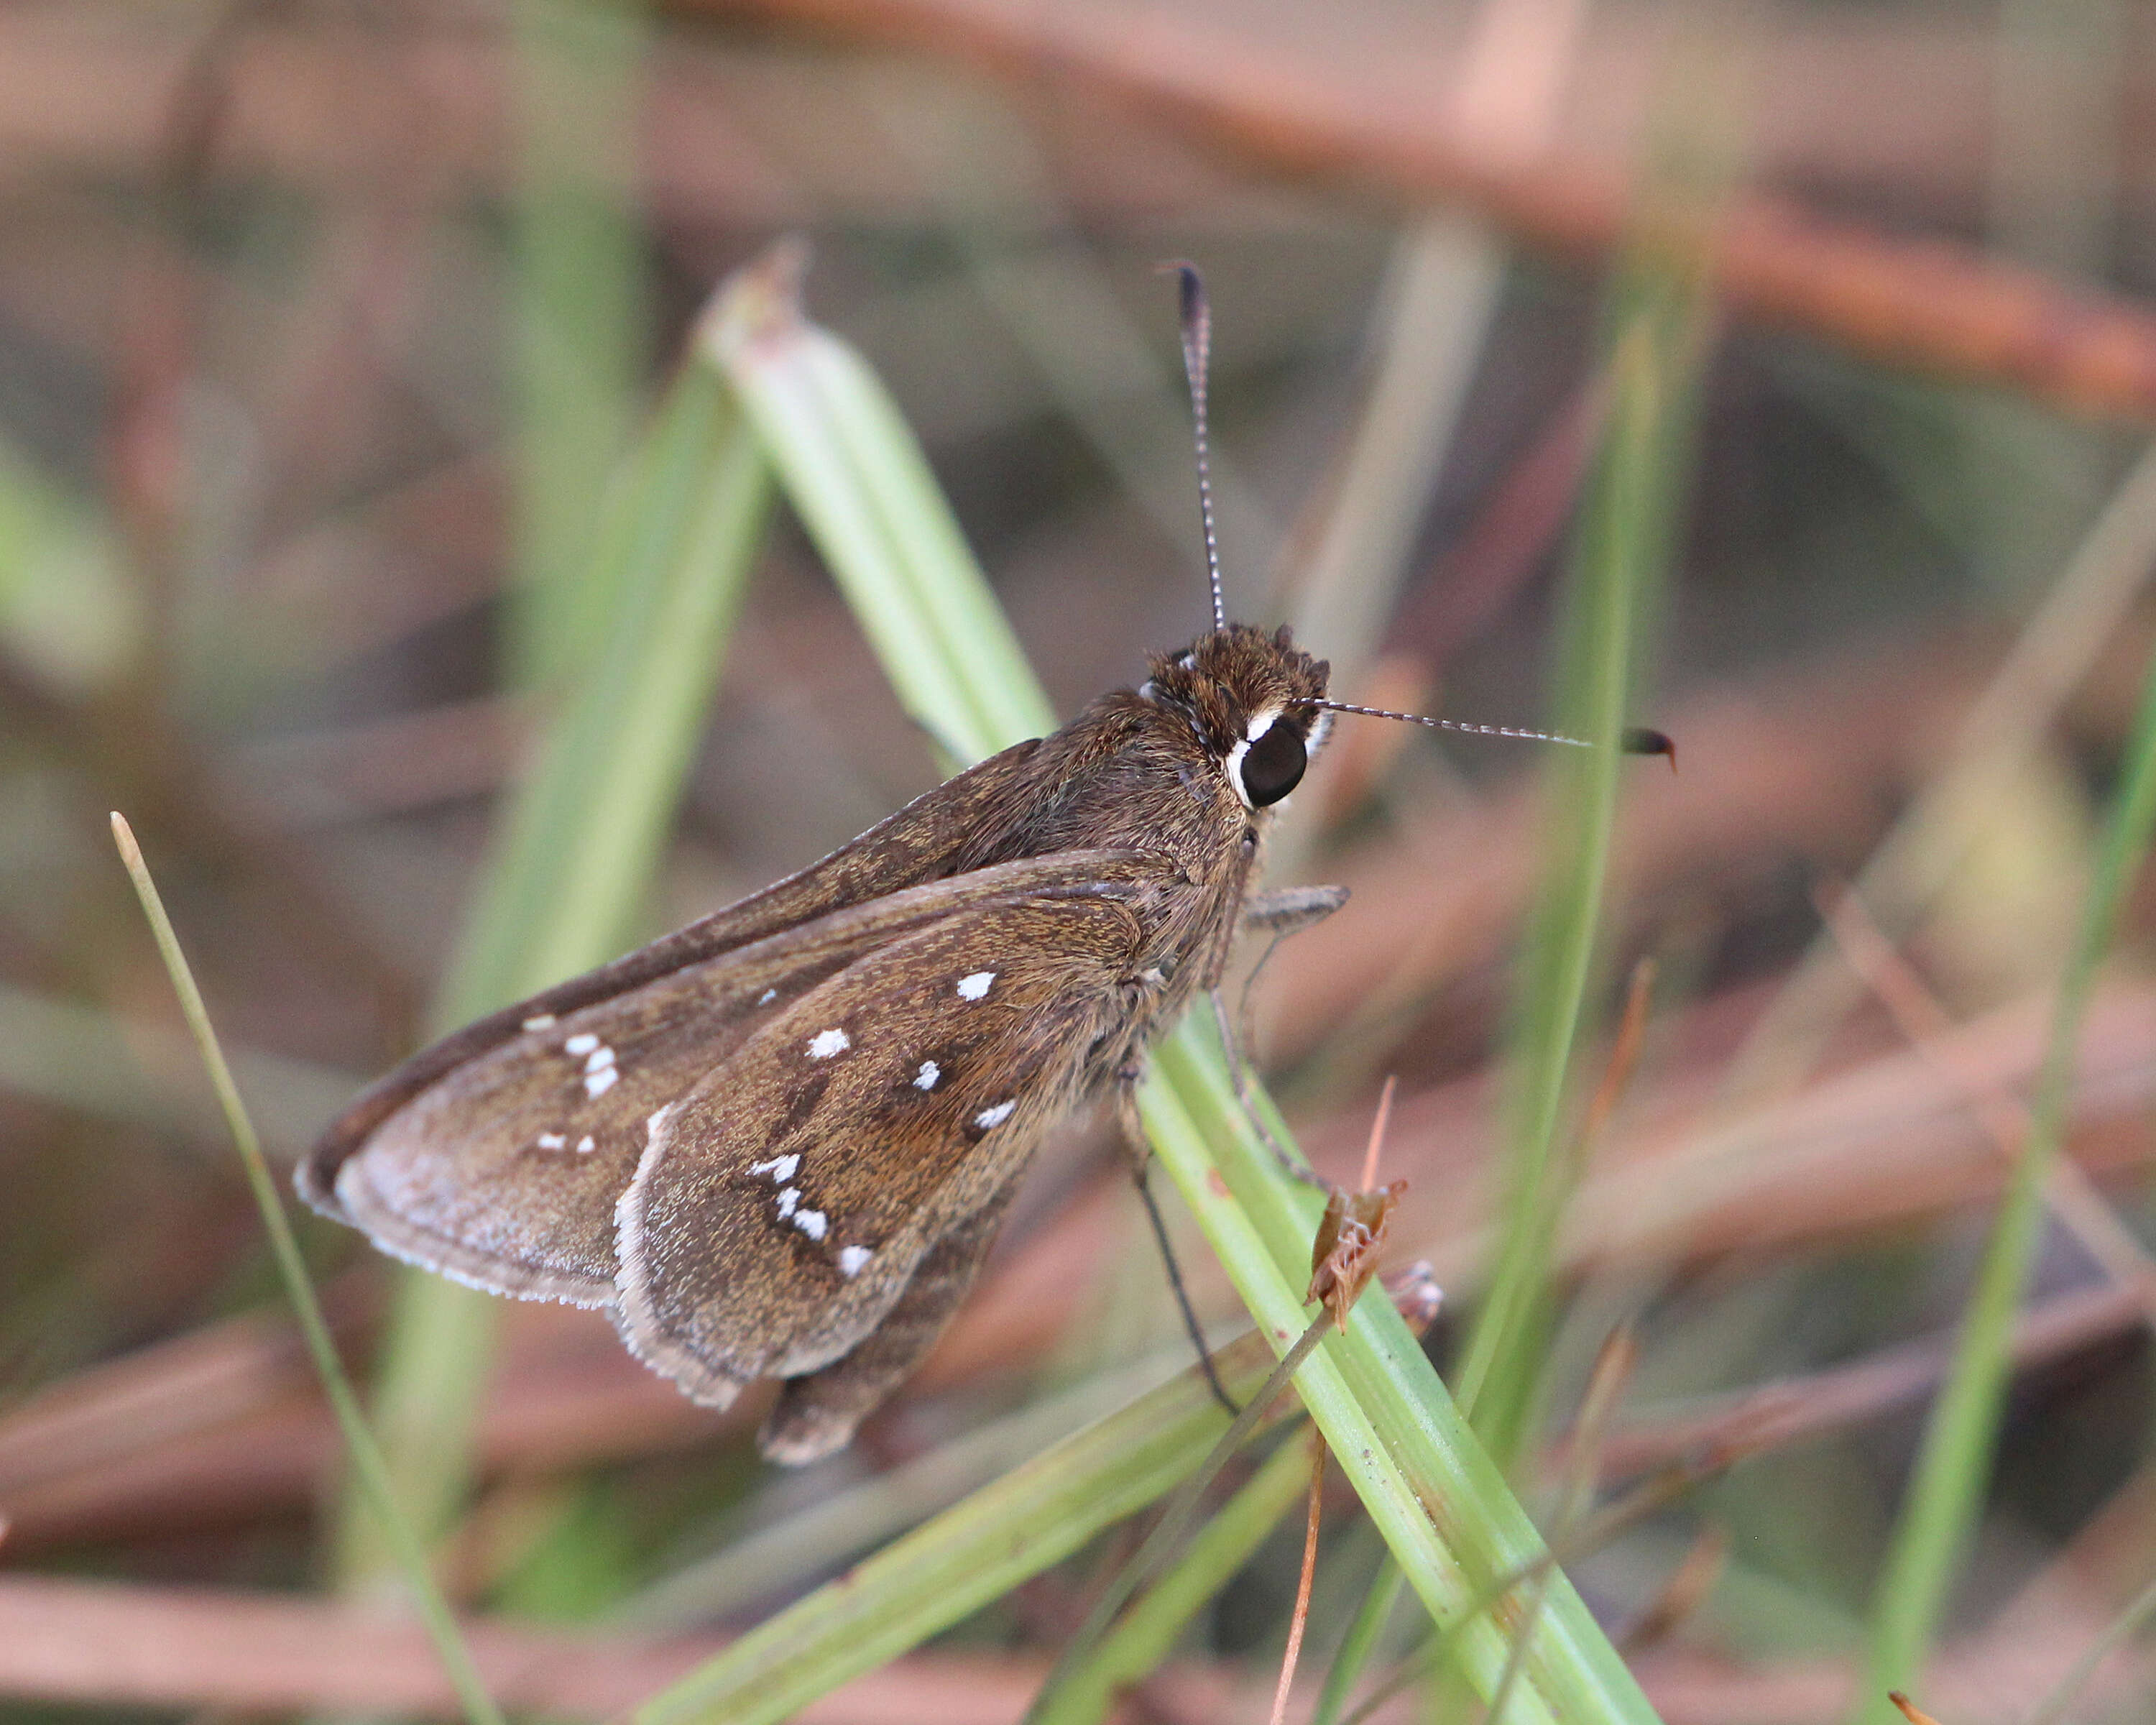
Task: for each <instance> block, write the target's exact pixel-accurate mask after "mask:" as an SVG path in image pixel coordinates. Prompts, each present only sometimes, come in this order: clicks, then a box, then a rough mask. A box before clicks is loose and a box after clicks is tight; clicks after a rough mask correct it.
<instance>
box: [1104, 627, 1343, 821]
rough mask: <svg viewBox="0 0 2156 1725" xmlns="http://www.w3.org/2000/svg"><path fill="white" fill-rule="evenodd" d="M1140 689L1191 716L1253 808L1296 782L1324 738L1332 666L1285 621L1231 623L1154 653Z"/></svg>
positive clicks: (1193, 725)
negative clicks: (1303, 645)
mask: <svg viewBox="0 0 2156 1725" xmlns="http://www.w3.org/2000/svg"><path fill="white" fill-rule="evenodd" d="M1151 671H1152V675H1150V676H1149V677H1148V678H1147V681H1146V684H1145V686H1144V687H1143V688H1142V689H1141V690H1139V691H1138V692H1139V694H1140V695H1142V696H1144V697H1145V698H1146V699H1147V701H1152V703H1153V704H1154V705H1155V706H1162V707H1166V708H1168V709H1169V710H1170V711H1174V712H1176V713H1178V714H1179V715H1180V716H1183V718H1184V719H1186V720H1187V721H1188V722H1189V724H1190V726H1191V728H1192V729H1193V731H1194V732H1196V733H1197V736H1198V740H1199V742H1200V744H1202V745H1203V746H1204V749H1205V752H1206V753H1207V754H1209V755H1210V756H1211V757H1213V758H1214V760H1216V761H1217V762H1219V766H1220V770H1221V771H1222V772H1223V773H1224V774H1225V775H1226V777H1227V780H1228V783H1229V786H1230V787H1231V788H1233V789H1234V791H1235V795H1236V796H1237V797H1238V798H1240V800H1241V801H1242V803H1243V804H1244V805H1245V807H1246V808H1250V809H1263V808H1265V807H1266V806H1267V805H1268V804H1270V803H1277V802H1279V801H1280V799H1281V798H1283V797H1285V796H1286V794H1287V793H1289V792H1290V791H1291V790H1293V789H1294V788H1296V783H1298V782H1299V781H1300V780H1301V778H1302V774H1303V769H1304V768H1306V766H1308V765H1309V763H1310V757H1312V755H1314V754H1316V753H1317V750H1318V747H1319V745H1320V744H1322V742H1324V740H1325V728H1326V726H1327V724H1328V723H1329V720H1328V718H1327V715H1326V714H1325V713H1324V712H1323V711H1321V710H1320V709H1319V708H1318V707H1317V706H1316V705H1315V703H1316V702H1317V701H1322V700H1323V699H1324V697H1325V683H1326V673H1327V666H1326V663H1325V661H1324V660H1322V659H1312V657H1311V656H1310V655H1308V654H1307V653H1305V652H1302V651H1301V650H1300V649H1298V648H1296V645H1295V644H1294V643H1293V641H1291V639H1289V636H1288V632H1287V630H1286V629H1285V628H1283V629H1281V630H1279V631H1278V632H1277V633H1276V634H1266V633H1265V630H1263V629H1253V628H1251V627H1250V625H1249V624H1240V623H1231V624H1228V625H1227V626H1226V627H1225V628H1223V629H1214V630H1212V631H1210V632H1209V633H1208V634H1202V635H1200V636H1199V638H1198V639H1196V640H1195V641H1193V643H1191V644H1190V645H1189V646H1188V647H1186V648H1184V649H1183V650H1182V651H1180V652H1175V653H1163V654H1159V655H1156V656H1155V658H1154V659H1153V660H1152V666H1151Z"/></svg>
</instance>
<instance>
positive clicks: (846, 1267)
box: [839, 1246, 875, 1276]
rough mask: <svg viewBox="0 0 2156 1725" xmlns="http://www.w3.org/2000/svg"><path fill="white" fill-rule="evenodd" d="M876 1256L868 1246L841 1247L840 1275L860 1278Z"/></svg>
mask: <svg viewBox="0 0 2156 1725" xmlns="http://www.w3.org/2000/svg"><path fill="white" fill-rule="evenodd" d="M874 1256H875V1253H874V1252H872V1251H870V1250H869V1249H868V1248H867V1247H866V1246H840V1247H839V1275H841V1276H859V1275H860V1273H861V1271H864V1270H865V1269H866V1268H867V1267H868V1262H869V1260H870V1259H871V1258H873V1257H874Z"/></svg>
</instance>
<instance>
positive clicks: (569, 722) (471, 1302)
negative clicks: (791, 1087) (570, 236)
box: [341, 294, 771, 1585]
mask: <svg viewBox="0 0 2156 1725" xmlns="http://www.w3.org/2000/svg"><path fill="white" fill-rule="evenodd" d="M734 303H736V302H734V301H733V300H730V299H729V298H727V296H726V295H724V294H722V295H721V297H720V300H718V301H717V302H716V306H715V309H714V311H712V312H711V313H710V314H708V316H710V317H711V318H712V319H714V320H716V321H724V319H725V318H726V316H727V315H728V307H729V305H732V304H734ZM770 498H771V485H770V476H769V470H768V469H767V466H766V465H765V464H764V463H763V461H762V457H761V456H760V455H759V454H758V453H757V445H756V443H755V440H754V439H753V438H752V437H751V436H750V434H749V433H748V430H747V426H746V425H745V424H744V423H743V421H742V416H741V414H740V413H739V411H738V410H737V408H735V406H734V405H733V402H732V398H731V393H730V392H729V391H728V390H727V388H726V385H725V383H724V382H723V380H721V378H719V377H716V375H715V374H714V373H713V372H712V371H711V368H710V367H709V366H708V365H706V364H705V363H703V362H701V360H700V359H699V358H698V357H696V354H694V353H692V355H691V357H690V360H689V361H688V362H686V363H685V365H684V366H683V367H682V368H681V371H680V374H679V376H678V377H676V379H675V382H674V384H673V386H672V388H671V389H670V392H669V393H668V396H667V398H666V400H665V403H663V405H662V407H661V408H660V413H659V417H658V418H657V421H656V422H655V424H654V426H653V427H652V429H651V430H650V432H649V434H648V435H647V438H646V439H645V442H644V446H643V447H642V449H639V452H638V454H637V455H636V457H635V458H634V461H633V464H632V465H631V469H630V470H629V474H628V475H627V476H626V478H625V480H624V482H623V483H622V484H621V485H620V486H619V488H618V489H617V490H616V491H615V492H614V494H613V496H612V497H611V498H610V500H609V503H608V511H607V517H606V520H605V521H604V523H603V528H602V532H601V536H600V541H599V546H598V567H597V569H596V571H595V572H594V576H593V579H594V580H595V581H596V582H598V583H599V584H600V585H601V586H602V587H603V588H604V589H605V590H606V591H608V592H609V593H613V595H614V603H613V610H612V613H611V614H610V616H609V618H608V626H607V629H606V632H605V635H604V638H603V640H602V641H601V642H600V643H599V644H598V645H597V647H596V648H595V649H593V652H592V654H591V656H590V658H589V659H588V662H587V663H588V668H587V670H586V671H585V672H584V674H583V676H582V677H581V679H580V680H578V682H577V685H576V687H575V688H574V689H573V690H572V692H571V693H570V695H569V696H568V699H567V703H566V705H565V706H563V707H562V710H561V711H560V713H559V716H557V719H556V721H555V722H554V724H553V725H552V727H551V728H550V729H549V731H548V732H547V737H546V738H545V740H544V742H543V743H542V747H541V749H540V752H539V756H538V759H537V761H536V764H535V767H534V768H533V770H532V773H531V776H530V778H528V779H526V782H525V783H524V785H523V787H522V788H521V791H520V793H518V795H517V798H516V804H515V806H514V808H513V809H511V811H510V813H509V814H508V816H507V818H506V820H505V821H504V823H503V824H502V828H501V833H500V839H499V841H498V844H497V846H496V849H495V855H494V856H493V858H492V860H490V864H489V865H488V868H487V870H486V872H485V880H484V882H483V884H482V886H481V888H480V899H479V903H478V906H477V908H476V910H475V912H474V915H473V917H472V920H471V922H470V926H469V928H468V931H467V934H466V938H465V946H464V948H463V950H462V951H461V952H460V953H459V956H458V958H457V960H456V962H455V963H454V965H453V967H452V968H451V972H450V975H449V979H448V981H447V983H445V985H444V989H443V992H442V997H441V999H440V1002H439V1005H438V1008H437V1010H436V1013H435V1017H436V1020H437V1023H438V1024H439V1026H440V1027H442V1028H448V1027H449V1026H451V1025H454V1024H461V1023H463V1022H465V1020H467V1019H471V1018H473V1017H475V1016H477V1015H478V1014H481V1013H483V1012H486V1011H490V1010H491V1009H494V1008H495V1007H497V1006H499V1005H501V1004H504V1003H506V1002H508V1001H511V1000H514V999H517V998H518V997H519V996H521V995H523V994H527V993H532V992H533V991H535V990H536V989H538V988H544V987H546V986H547V984H549V983H554V982H557V981H559V980H560V979H561V978H563V977H565V976H570V975H573V974H574V973H577V971H580V970H583V969H587V968H589V967H591V966H592V965H594V964H597V963H601V962H603V960H605V959H608V958H610V957H613V956H614V955H615V954H616V953H617V952H619V951H620V950H621V948H622V947H623V946H624V945H625V944H626V943H627V942H628V941H629V938H630V937H631V935H632V933H633V930H634V921H635V916H636V911H637V909H638V906H639V904H640V903H641V902H642V900H643V897H644V893H645V891H647V889H648V887H649V882H650V879H651V876H652V874H653V872H654V870H655V869H656V867H657V865H658V861H659V858H660V854H661V850H662V847H663V845H664V843H665V835H666V831H667V829H668V827H669V825H670V823H671V820H672V818H673V812H674V807H675V801H676V799H677V798H678V796H679V793H680V784H681V781H682V778H683V777H684V775H685V773H686V771H687V768H688V766H689V762H690V756H691V752H692V751H693V749H694V747H695V743H696V736H697V733H698V732H699V729H700V727H701V722H702V717H703V714H704V711H705V709H706V706H707V704H708V702H709V701H710V697H711V689H712V686H713V683H714V680H715V677H716V668H717V665H718V664H719V661H720V660H721V657H722V655H723V653H724V649H725V644H726V638H727V636H728V634H729V633H730V632H731V627H732V623H733V619H734V617H735V615H736V613H737V606H738V603H739V600H740V597H741V593H742V588H743V586H744V584H745V583H746V581H747V574H748V571H749V568H750V566H751V563H752V560H753V557H754V554H755V552H756V549H757V547H758V546H759V545H760V544H761V543H762V538H763V533H764V528H765V524H766V522H767V519H768V515H769V505H770ZM495 1310H496V1302H495V1301H492V1300H490V1299H489V1298H488V1297H486V1296H484V1295H480V1294H475V1293H474V1292H472V1291H470V1290H469V1289H465V1288H462V1287H459V1286H457V1285H456V1284H454V1283H453V1282H449V1281H445V1280H444V1279H442V1278H440V1277H438V1276H427V1275H423V1274H421V1273H418V1272H413V1273H412V1274H410V1275H408V1276H404V1277H403V1279H402V1280H401V1281H400V1283H399V1286H398V1297H397V1301H396V1304H395V1307H394V1310H393V1314H392V1321H391V1324H390V1327H389V1331H388V1336H387V1337H386V1339H385V1345H384V1351H383V1354H382V1365H381V1368H380V1371H379V1373H378V1378H377V1410H378V1414H379V1417H380V1418H381V1420H382V1429H383V1434H384V1444H385V1447H386V1448H387V1449H388V1452H389V1455H390V1460H391V1466H392V1471H393V1473H394V1474H395V1476H396V1477H397V1479H398V1485H399V1488H400V1491H401V1492H402V1494H403V1499H402V1501H403V1502H404V1503H405V1504H406V1506H407V1508H408V1512H410V1513H411V1514H412V1515H413V1519H414V1521H415V1522H417V1523H418V1526H419V1527H421V1528H423V1529H424V1530H426V1531H428V1532H429V1533H430V1534H431V1533H433V1532H438V1531H439V1529H440V1528H442V1527H444V1525H446V1523H447V1522H448V1521H449V1518H450V1517H451V1515H452V1514H453V1512H454V1507H455V1505H456V1504H457V1502H459V1499H460V1498H461V1497H462V1495H463V1493H464V1491H465V1489H466V1484H467V1479H468V1473H469V1461H468V1455H469V1450H470V1425H471V1421H472V1419H473V1414H474V1409H475V1399H476V1397H477V1395H478V1393H479V1390H480V1386H481V1385H482V1384H484V1382H485V1363H486V1360H487V1358H488V1357H489V1353H490V1347H491V1343H490V1337H491V1329H492V1321H493V1317H494V1315H495ZM346 1525H347V1528H348V1530H350V1532H351V1538H350V1541H349V1543H347V1546H346V1553H345V1556H344V1558H343V1560H342V1565H341V1567H342V1568H343V1571H344V1574H346V1578H347V1580H348V1582H349V1583H351V1584H353V1585H363V1578H365V1577H366V1576H367V1575H370V1574H381V1573H382V1563H381V1561H380V1558H381V1554H380V1553H379V1552H378V1551H377V1550H376V1549H374V1548H372V1546H371V1544H370V1543H369V1542H368V1540H367V1536H365V1535H364V1534H363V1533H361V1532H358V1529H359V1528H360V1527H361V1526H362V1524H361V1523H358V1522H356V1521H351V1520H348V1521H347V1524H346Z"/></svg>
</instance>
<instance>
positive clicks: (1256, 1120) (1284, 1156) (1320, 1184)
mask: <svg viewBox="0 0 2156 1725" xmlns="http://www.w3.org/2000/svg"><path fill="white" fill-rule="evenodd" d="M1210 998H1211V999H1212V1002H1213V1022H1214V1024H1215V1025H1216V1026H1217V1027H1218V1028H1219V1032H1220V1045H1221V1047H1222V1049H1224V1050H1225V1051H1226V1054H1227V1056H1228V1076H1229V1078H1231V1079H1232V1080H1233V1081H1235V1101H1236V1102H1237V1104H1238V1105H1239V1106H1240V1107H1241V1108H1242V1111H1243V1118H1244V1119H1245V1120H1247V1121H1248V1122H1250V1129H1251V1131H1253V1132H1255V1133H1256V1134H1257V1135H1258V1137H1259V1138H1260V1141H1261V1142H1263V1143H1264V1145H1265V1148H1266V1149H1268V1150H1270V1151H1271V1152H1272V1153H1273V1160H1274V1161H1275V1162H1276V1163H1279V1164H1280V1166H1281V1173H1284V1174H1286V1175H1287V1176H1289V1178H1291V1179H1296V1180H1300V1181H1301V1182H1302V1183H1303V1184H1304V1185H1306V1186H1314V1187H1316V1188H1317V1189H1319V1190H1320V1191H1330V1190H1331V1187H1329V1186H1328V1185H1327V1183H1325V1182H1324V1181H1323V1180H1321V1179H1319V1178H1318V1177H1317V1175H1316V1174H1314V1173H1312V1172H1311V1171H1310V1169H1309V1168H1307V1167H1306V1166H1305V1165H1304V1164H1303V1163H1301V1162H1299V1161H1297V1160H1296V1158H1294V1157H1292V1156H1291V1155H1289V1154H1288V1151H1287V1146H1286V1145H1285V1144H1283V1143H1281V1141H1280V1140H1279V1139H1278V1138H1276V1137H1274V1136H1273V1129H1272V1127H1270V1126H1268V1125H1267V1124H1266V1123H1265V1116H1264V1115H1262V1114H1260V1112H1259V1111H1258V1106H1257V1086H1258V1081H1257V1076H1256V1074H1255V1073H1254V1072H1253V1071H1252V1070H1250V1061H1249V1060H1246V1059H1245V1057H1244V1055H1243V1039H1242V1038H1241V1037H1240V1036H1239V1035H1238V1034H1236V1030H1235V1024H1234V1023H1233V1022H1232V1021H1231V1020H1230V1019H1229V1016H1228V999H1227V997H1226V996H1225V995H1224V994H1223V993H1221V992H1220V991H1219V989H1218V988H1214V990H1212V991H1211V996H1210ZM1243 1004H1244V1006H1245V1014H1244V1016H1245V1019H1246V1020H1247V1019H1248V1017H1249V1014H1248V1011H1247V1009H1248V1007H1249V1004H1250V991H1249V990H1248V989H1247V988H1245V990H1244V993H1243Z"/></svg>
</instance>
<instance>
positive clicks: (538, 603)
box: [508, 0, 651, 691]
mask: <svg viewBox="0 0 2156 1725" xmlns="http://www.w3.org/2000/svg"><path fill="white" fill-rule="evenodd" d="M509 13H510V24H511V44H512V47H513V50H514V51H513V52H512V53H511V55H510V62H509V64H510V72H511V80H512V90H513V93H514V97H515V102H516V146H517V158H518V160H517V173H516V186H515V192H514V196H513V198H512V200H511V207H510V249H511V257H512V260H513V264H514V267H513V268H512V270H511V272H510V277H509V290H510V295H511V307H510V313H511V331H512V336H513V342H512V351H511V360H512V363H511V367H510V384H511V391H510V393H511V408H512V413H513V424H514V428H515V444H516V472H515V495H514V500H513V501H514V514H513V516H512V521H513V532H514V541H515V547H516V556H515V567H516V588H515V589H514V592H513V593H512V595H511V598H512V601H513V603H512V604H511V608H510V612H509V619H508V621H509V641H508V645H509V649H510V652H509V656H510V660H511V675H512V676H513V677H514V679H515V680H516V682H517V683H518V684H519V685H521V686H523V687H525V688H528V689H535V690H551V691H558V690H561V689H563V688H566V687H567V686H569V679H570V678H571V677H572V675H574V674H575V673H576V672H577V670H580V669H581V668H582V667H583V662H584V659H585V655H586V654H587V653H588V650H589V649H591V648H592V647H593V645H594V644H597V643H598V642H599V641H601V640H603V639H605V634H606V618H607V613H608V608H609V606H610V605H611V603H612V602H613V597H614V594H613V590H612V589H610V588H608V587H606V586H605V584H604V583H603V582H602V581H600V580H598V579H594V578H593V576H594V569H593V557H592V547H593V540H594V537H595V536H596V533H597V531H598V524H599V521H600V519H601V513H602V509H603V501H604V498H605V493H606V485H607V478H608V475H610V474H612V473H613V471H614V470H615V469H616V468H617V467H618V466H619V464H620V462H621V459H622V457H623V456H624V454H626V453H627V452H628V451H629V447H630V445H631V444H632V443H633V441H634V434H635V429H636V410H637V403H638V401H639V394H640V392H641V390H642V388H643V384H644V376H645V372H646V368H647V366H648V362H649V352H647V349H648V347H649V340H650V328H651V316H650V305H649V298H650V295H649V286H648V284H647V283H646V281H645V279H644V276H645V270H644V256H643V251H642V245H641V242H640V239H639V229H638V223H637V218H636V215H635V184H636V160H635V157H636V146H637V140H638V136H639V133H638V128H637V126H636V125H635V123H634V122H635V104H636V100H637V95H638V74H639V67H640V62H641V61H642V59H643V57H644V51H645V49H646V48H647V47H648V45H649V35H650V31H649V23H648V21H647V19H646V18H645V17H644V7H643V5H642V4H641V0H515V3H514V4H512V5H511V8H509Z"/></svg>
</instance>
